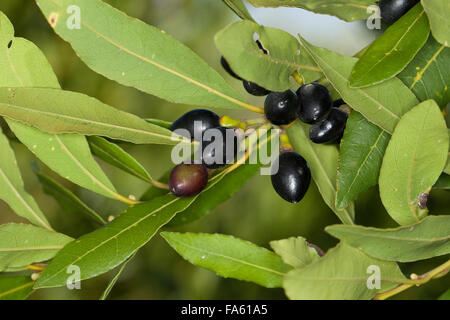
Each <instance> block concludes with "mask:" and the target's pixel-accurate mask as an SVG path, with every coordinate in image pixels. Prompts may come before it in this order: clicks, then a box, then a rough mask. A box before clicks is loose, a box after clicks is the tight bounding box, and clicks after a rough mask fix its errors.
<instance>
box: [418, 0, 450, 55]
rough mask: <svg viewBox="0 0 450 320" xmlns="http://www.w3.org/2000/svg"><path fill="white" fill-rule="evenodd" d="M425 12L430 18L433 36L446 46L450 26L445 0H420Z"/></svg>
mask: <svg viewBox="0 0 450 320" xmlns="http://www.w3.org/2000/svg"><path fill="white" fill-rule="evenodd" d="M421 3H422V5H423V7H424V9H425V12H426V13H427V15H428V19H430V25H431V32H432V33H433V37H434V38H435V39H436V40H437V41H439V42H440V43H441V44H444V45H445V46H447V47H448V45H449V43H450V26H449V24H448V17H449V15H450V6H449V4H448V1H447V0H422V1H421Z"/></svg>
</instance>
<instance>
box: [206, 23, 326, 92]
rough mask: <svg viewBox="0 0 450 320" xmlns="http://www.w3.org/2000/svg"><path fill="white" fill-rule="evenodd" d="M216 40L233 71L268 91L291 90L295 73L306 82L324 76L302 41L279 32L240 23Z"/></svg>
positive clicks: (223, 31)
mask: <svg viewBox="0 0 450 320" xmlns="http://www.w3.org/2000/svg"><path fill="white" fill-rule="evenodd" d="M215 41H216V46H217V48H218V49H219V51H220V53H221V54H222V55H223V56H224V57H225V59H226V60H227V62H228V63H229V65H230V66H231V69H232V70H233V71H235V72H236V73H237V74H238V75H239V76H241V77H242V78H244V79H246V80H248V81H253V82H256V83H257V84H258V85H260V86H262V87H264V88H266V89H268V90H272V91H284V90H287V89H288V88H290V82H289V78H290V76H291V74H292V73H293V72H294V71H295V70H298V72H300V74H302V75H303V77H304V78H305V81H306V82H311V81H314V80H317V78H320V76H321V73H320V70H319V69H318V68H317V66H316V65H315V63H314V61H313V60H312V59H311V58H310V57H309V56H308V54H307V53H306V52H305V50H304V49H303V48H302V47H301V45H300V43H299V42H298V40H297V39H296V38H295V37H293V36H292V35H290V34H289V33H287V32H285V31H282V30H279V29H275V28H268V27H263V26H261V25H258V24H256V23H254V22H252V21H248V20H246V21H238V22H235V23H233V24H231V25H230V26H228V27H226V28H225V29H223V30H222V31H220V32H219V33H218V34H217V35H216V37H215ZM260 46H262V47H263V48H264V50H263V49H261V48H260Z"/></svg>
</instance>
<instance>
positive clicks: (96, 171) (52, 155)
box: [0, 12, 120, 198]
mask: <svg viewBox="0 0 450 320" xmlns="http://www.w3.org/2000/svg"><path fill="white" fill-rule="evenodd" d="M0 25H1V26H2V27H1V28H0V70H2V72H1V73H0V87H9V86H11V87H23V86H34V87H48V88H59V83H58V80H57V79H56V76H55V74H54V72H53V70H52V68H51V66H50V64H49V63H48V61H47V59H46V58H45V57H44V55H43V54H42V52H41V51H40V50H39V49H38V48H37V47H36V46H35V45H34V44H33V43H31V42H29V41H27V40H25V39H22V38H15V37H14V29H13V27H12V25H11V23H10V22H9V20H8V18H7V17H6V16H5V15H3V13H1V12H0ZM10 41H11V42H10ZM9 44H11V45H9ZM72 107H73V106H72ZM7 122H8V125H9V127H10V129H11V130H12V131H13V132H14V134H15V135H16V137H17V138H18V139H19V140H20V141H21V142H22V143H23V144H24V145H25V146H27V147H28V149H30V150H31V151H32V152H33V153H34V154H35V155H36V156H37V157H38V158H39V159H40V160H41V161H42V162H44V163H45V164H46V165H47V166H49V167H50V168H51V169H52V170H54V171H55V172H57V173H58V174H59V175H61V176H62V177H65V178H66V179H68V180H70V181H72V182H74V183H76V184H79V185H80V186H82V187H84V188H87V189H90V190H92V191H94V192H97V193H100V194H103V195H106V196H108V197H112V198H117V197H119V198H120V195H117V193H116V191H115V189H114V187H113V185H112V184H111V182H110V181H109V180H108V178H107V177H106V176H105V174H104V173H103V171H102V170H101V169H100V167H99V166H98V164H97V163H96V162H95V161H94V159H93V157H92V155H91V153H90V151H89V147H88V144H87V142H86V139H85V138H84V137H82V136H80V135H58V136H57V135H53V134H48V133H45V132H42V131H39V130H37V129H35V128H32V127H30V126H28V125H25V124H23V123H20V122H17V121H14V120H12V119H7ZM50 125H51V123H50Z"/></svg>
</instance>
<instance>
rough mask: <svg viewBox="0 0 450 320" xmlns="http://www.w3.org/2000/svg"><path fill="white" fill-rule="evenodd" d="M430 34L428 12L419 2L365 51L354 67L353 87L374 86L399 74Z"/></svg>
mask: <svg viewBox="0 0 450 320" xmlns="http://www.w3.org/2000/svg"><path fill="white" fill-rule="evenodd" d="M429 34H430V26H429V24H428V19H427V16H426V15H425V11H424V10H423V7H422V6H421V5H420V4H417V5H416V6H414V8H412V9H411V10H409V11H408V12H407V13H406V14H405V15H404V16H402V17H401V18H400V19H399V20H398V21H397V22H396V23H394V24H393V25H391V26H390V27H389V28H388V29H387V30H386V31H385V32H384V33H383V34H382V35H381V36H380V37H378V38H377V39H376V40H375V42H374V43H373V44H372V45H370V47H369V48H368V49H367V51H366V52H364V54H363V55H362V57H361V58H360V59H359V61H358V62H357V63H356V65H355V67H354V68H353V71H352V74H351V76H350V86H351V87H366V86H372V85H375V84H377V83H380V82H383V81H385V80H387V79H390V78H392V77H394V76H396V75H397V74H398V73H400V72H401V71H402V70H403V69H404V68H405V67H406V66H407V65H408V63H410V62H411V60H412V59H413V58H414V56H415V55H416V53H417V52H419V50H420V48H422V47H423V45H424V44H425V42H426V41H427V39H428V35H429Z"/></svg>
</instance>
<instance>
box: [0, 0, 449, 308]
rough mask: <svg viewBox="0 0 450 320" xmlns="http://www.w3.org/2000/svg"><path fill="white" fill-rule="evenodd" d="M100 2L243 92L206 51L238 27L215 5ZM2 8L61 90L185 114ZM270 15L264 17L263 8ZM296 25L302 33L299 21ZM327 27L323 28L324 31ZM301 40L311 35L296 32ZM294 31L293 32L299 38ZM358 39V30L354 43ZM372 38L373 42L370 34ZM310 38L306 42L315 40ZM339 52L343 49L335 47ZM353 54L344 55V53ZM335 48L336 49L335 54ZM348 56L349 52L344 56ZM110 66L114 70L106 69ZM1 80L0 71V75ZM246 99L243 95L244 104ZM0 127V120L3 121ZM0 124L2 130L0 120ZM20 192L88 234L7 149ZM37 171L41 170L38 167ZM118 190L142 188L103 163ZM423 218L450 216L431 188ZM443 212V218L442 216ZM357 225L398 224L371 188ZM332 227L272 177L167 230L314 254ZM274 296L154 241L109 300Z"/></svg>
mask: <svg viewBox="0 0 450 320" xmlns="http://www.w3.org/2000/svg"><path fill="white" fill-rule="evenodd" d="M106 2H108V3H110V4H111V5H113V6H115V7H116V8H118V9H120V10H123V11H125V12H126V13H128V14H129V15H131V16H134V17H137V18H139V19H141V20H143V21H145V22H146V23H149V24H152V25H155V26H157V27H159V28H161V29H164V30H166V31H167V32H168V33H170V34H172V35H173V36H175V37H176V38H177V39H179V40H180V41H182V42H184V43H185V44H187V45H188V46H189V47H191V48H192V49H193V50H194V51H195V52H197V53H198V54H199V55H200V56H201V57H202V58H203V59H205V60H206V61H207V62H208V63H209V64H210V65H212V66H213V67H214V68H216V70H219V72H220V73H221V74H223V75H224V77H226V79H227V80H229V82H230V83H231V84H233V86H234V87H235V88H237V89H238V90H239V91H240V92H242V93H243V94H245V93H244V92H243V90H242V88H241V84H240V82H239V81H234V80H233V79H232V78H230V77H229V76H228V75H226V74H225V72H224V71H223V70H222V69H221V68H220V65H219V53H218V51H217V50H216V49H215V47H214V41H213V37H214V34H215V33H216V32H217V31H219V30H220V29H222V28H223V27H225V26H226V25H227V24H229V23H230V22H231V21H233V19H236V18H235V16H234V15H233V13H232V12H231V11H230V10H229V9H228V8H227V7H226V6H225V5H224V4H223V3H222V1H219V0H216V1H211V0H132V1H131V0H129V1H124V0H121V1H119V0H107V1H106ZM0 10H1V11H3V12H4V13H5V14H6V15H7V16H8V17H9V19H10V20H11V21H12V23H13V24H14V27H15V29H16V36H19V37H24V38H27V39H29V40H31V41H33V42H34V43H35V44H36V45H37V46H39V48H40V49H41V50H42V51H43V52H44V54H45V55H46V56H47V58H48V59H49V61H50V63H51V65H52V66H53V68H54V70H55V72H56V74H57V76H58V78H59V80H60V83H61V85H62V87H63V88H64V89H65V90H72V91H77V92H82V93H85V94H87V95H90V96H93V97H96V98H98V99H100V100H101V101H104V102H105V103H107V104H110V105H112V106H115V107H117V108H118V109H121V110H124V111H127V112H132V113H135V114H137V115H139V116H140V117H143V118H159V119H163V120H168V121H172V120H175V119H176V118H177V117H178V116H180V115H182V114H183V113H184V112H186V111H187V110H189V109H192V108H193V106H186V105H176V104H171V103H168V102H165V101H162V100H160V99H158V98H155V97H152V96H150V95H147V94H144V93H141V92H139V91H137V90H135V89H132V88H126V87H123V86H121V85H119V84H117V83H115V82H113V81H110V80H108V79H106V78H104V77H102V76H100V75H98V74H96V73H94V72H92V71H91V70H90V69H88V68H87V67H86V66H85V65H84V64H83V62H81V60H80V59H78V57H77V56H76V54H75V53H74V52H73V51H72V49H71V48H70V45H68V44H67V43H65V42H63V41H62V40H61V39H59V38H58V37H57V36H56V35H55V33H54V32H53V31H52V30H51V28H50V27H49V26H48V24H47V22H46V21H45V18H44V17H43V15H42V14H41V13H40V11H39V9H38V8H37V6H36V5H35V3H34V1H29V0H2V1H1V4H0ZM269 10H270V9H269ZM303 25H304V27H305V28H307V27H308V25H307V24H305V23H303ZM324 29H325V28H324ZM301 31H302V32H307V31H311V30H304V29H302V30H301ZM299 32H300V30H299ZM363 35H366V36H367V34H365V33H364V32H358V33H357V36H359V37H361V36H363ZM369 37H373V35H372V36H371V35H369ZM313 40H314V39H311V40H310V41H312V42H313V43H314V41H313ZM315 44H316V45H325V44H324V43H317V42H316V43H315ZM339 46H340V47H341V48H339ZM349 46H351V48H349ZM354 46H355V43H354V41H351V39H348V38H347V39H346V38H343V41H339V40H338V41H335V42H334V43H332V44H330V46H328V47H329V48H330V49H333V50H336V51H339V52H341V53H345V52H347V53H348V52H349V51H350V52H352V51H351V50H352V49H353V51H355V50H354V48H353V47H354ZM339 49H340V50H339ZM348 54H351V53H348ZM112 63H113V62H112ZM0 72H1V71H0ZM247 97H248V96H247ZM252 99H253V100H254V101H252V102H253V103H254V104H256V105H262V104H263V100H262V99H261V98H252ZM227 114H228V115H231V116H233V115H234V116H237V115H239V116H243V115H245V112H244V111H237V112H228V113H227ZM1 121H2V120H1ZM0 123H1V124H2V126H3V125H4V122H0ZM122 146H123V147H124V148H125V149H126V150H127V151H128V152H130V153H131V154H133V155H134V156H135V157H136V158H137V159H138V160H139V161H140V162H141V163H142V164H143V165H144V166H145V167H146V168H147V169H148V170H149V171H150V173H151V174H152V175H154V176H155V177H157V176H158V175H159V174H162V173H163V172H165V171H166V170H167V169H168V168H170V167H171V163H170V162H168V159H170V148H169V147H167V146H148V145H145V146H133V145H130V144H123V145H122ZM13 148H14V150H15V152H16V155H17V158H18V162H19V166H20V168H21V171H22V174H23V175H24V180H25V181H26V189H27V190H28V191H29V192H30V193H31V194H32V195H33V196H34V197H35V198H36V200H37V202H38V203H39V205H40V207H41V208H42V210H43V211H44V212H45V213H46V215H47V217H48V218H49V220H50V221H51V223H52V225H53V226H54V227H55V229H56V230H58V231H60V232H63V233H66V234H68V235H70V236H72V237H78V236H80V235H82V234H84V233H86V232H89V231H92V230H93V229H92V228H93V227H92V225H90V223H89V222H88V221H87V220H85V219H84V218H83V216H82V215H77V214H76V213H68V212H66V211H64V209H62V208H60V207H59V205H58V204H57V203H56V201H55V200H54V199H52V198H51V197H49V196H47V195H45V194H44V193H43V191H42V189H41V186H40V184H39V183H38V181H37V178H36V176H35V174H34V173H33V171H32V170H31V163H32V162H36V161H37V160H36V159H35V158H34V157H33V156H32V154H31V153H30V152H29V151H28V150H27V149H26V148H25V147H23V146H21V145H19V144H17V143H13ZM38 165H39V166H40V167H42V168H44V166H43V165H42V164H39V163H38ZM101 165H102V167H103V168H104V170H105V172H106V173H107V174H108V176H109V177H110V178H111V181H112V182H113V183H114V185H116V186H117V188H118V191H119V192H121V193H122V194H133V195H136V196H137V197H139V196H140V195H142V194H143V192H144V191H145V190H146V188H147V187H148V185H147V184H146V183H145V182H142V181H141V180H139V179H137V178H134V177H132V176H130V175H127V174H125V173H123V172H121V171H119V170H117V169H115V168H113V167H111V166H109V165H107V164H104V163H101ZM44 170H45V172H46V173H49V174H50V175H51V176H52V177H53V178H55V179H57V180H58V181H60V182H62V183H63V184H64V185H65V186H67V187H69V188H70V189H71V190H72V191H74V192H75V193H76V194H77V195H78V196H80V198H81V199H82V200H83V201H85V202H86V203H87V204H88V205H90V206H92V207H93V208H94V209H96V210H97V211H98V212H100V213H102V214H103V216H104V217H107V216H108V215H110V214H118V213H119V212H120V211H122V210H123V209H124V208H125V207H124V206H123V205H121V204H120V203H119V202H116V201H112V200H108V199H106V198H104V197H101V196H98V195H95V194H94V193H92V192H90V191H87V190H83V189H81V188H78V187H76V186H74V185H71V184H70V183H67V182H65V181H64V180H61V178H59V177H58V176H56V175H55V174H51V172H49V170H48V169H45V168H44ZM429 208H430V212H432V213H435V214H448V213H450V212H449V211H448V209H449V208H450V197H448V193H447V192H446V191H443V190H442V191H441V190H434V191H433V192H432V195H431V197H430V201H429ZM446 210H447V211H446ZM356 212H357V217H356V222H357V224H361V225H367V226H368V225H371V226H375V227H394V226H395V225H396V224H395V223H394V221H393V220H392V219H391V218H390V217H389V215H388V214H387V213H386V211H385V210H384V208H383V206H382V204H381V201H380V199H379V196H378V190H376V189H374V188H372V189H371V190H369V191H368V192H366V193H364V194H363V195H362V196H361V197H360V198H359V200H358V201H357V202H356ZM20 221H21V219H20V218H18V217H17V216H16V215H15V214H13V213H12V211H11V210H10V209H9V208H8V206H7V205H6V204H4V203H3V202H1V203H0V224H1V223H6V222H20ZM334 223H338V220H337V218H335V215H334V214H333V213H332V212H331V210H329V209H328V207H327V206H326V205H325V203H324V202H323V201H322V199H321V197H320V195H319V193H318V191H317V189H316V187H315V186H314V185H312V187H311V188H310V190H309V191H308V193H307V196H306V197H305V198H304V199H303V201H302V202H301V203H300V204H296V205H291V204H289V203H287V202H284V201H283V200H282V199H281V198H280V197H278V196H277V195H276V193H275V191H273V189H272V186H271V183H270V177H267V176H255V177H254V178H253V179H252V180H251V181H250V182H249V183H248V184H247V185H246V186H245V187H244V188H243V189H242V190H240V191H239V192H238V193H236V194H235V195H234V196H233V197H232V198H231V199H230V200H229V201H227V202H225V203H223V204H222V205H220V206H219V207H218V208H217V209H216V210H214V212H213V213H211V214H210V215H208V216H206V217H205V218H203V219H201V220H200V221H197V222H195V223H192V224H190V225H187V226H185V227H182V228H177V229H176V230H173V231H192V232H208V233H214V232H218V233H223V234H231V235H234V236H236V237H239V238H242V239H246V240H249V241H251V242H254V243H256V244H258V245H260V246H264V247H268V242H269V241H271V240H276V239H282V238H287V237H290V236H297V235H301V236H303V237H306V238H307V239H308V240H309V241H310V242H312V243H315V244H317V245H319V246H320V247H321V248H322V249H325V250H326V249H328V248H330V247H332V246H334V245H335V244H336V243H337V241H336V239H334V238H332V237H331V236H329V235H328V234H326V233H325V232H324V231H323V228H324V227H325V226H327V225H330V224H334ZM444 258H445V257H440V258H435V259H430V260H426V261H422V262H417V263H410V264H400V266H401V268H402V270H403V271H404V272H405V274H407V275H408V274H410V273H411V272H415V273H422V272H426V271H428V270H429V269H431V268H433V266H436V265H437V264H440V263H443V262H444V260H445V259H444ZM112 274H113V273H112V272H110V273H108V274H106V275H103V276H100V277H97V278H94V279H91V280H87V281H84V282H83V283H82V289H81V290H72V291H70V290H67V289H66V288H55V289H44V290H39V291H37V292H35V293H33V294H32V296H31V299H98V297H99V296H100V295H101V293H102V291H103V290H104V288H105V287H106V285H107V282H108V280H109V279H110V278H111V277H112ZM449 282H450V276H449V275H447V276H446V277H444V278H441V279H438V280H434V281H432V282H430V283H428V284H426V285H424V286H423V287H421V288H411V289H409V290H407V291H405V292H403V293H402V294H399V295H397V296H396V297H395V298H396V299H435V298H436V297H438V296H439V295H440V294H441V293H442V292H444V291H445V290H446V289H447V288H448V287H449ZM284 298H285V295H284V293H283V291H282V290H281V289H265V288H262V287H259V286H257V285H256V284H252V283H246V282H241V281H237V280H233V279H223V278H219V277H217V276H216V275H215V274H214V273H212V272H210V271H207V270H203V269H200V268H198V267H195V266H193V265H191V264H190V263H188V262H186V261H184V260H183V259H182V258H181V257H180V256H179V255H178V254H176V253H175V251H173V250H172V249H171V248H170V247H169V246H168V244H167V243H166V242H165V241H164V240H162V238H161V237H159V236H157V237H155V238H153V239H152V240H151V241H150V242H149V244H147V245H146V246H145V247H143V248H142V249H141V250H140V251H139V253H138V255H137V256H136V257H135V258H134V260H133V261H132V262H130V263H129V264H128V266H127V267H126V269H125V271H124V272H123V274H122V276H121V278H120V280H119V282H118V283H117V285H116V286H115V288H114V289H113V291H112V293H111V295H110V299H284Z"/></svg>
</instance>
